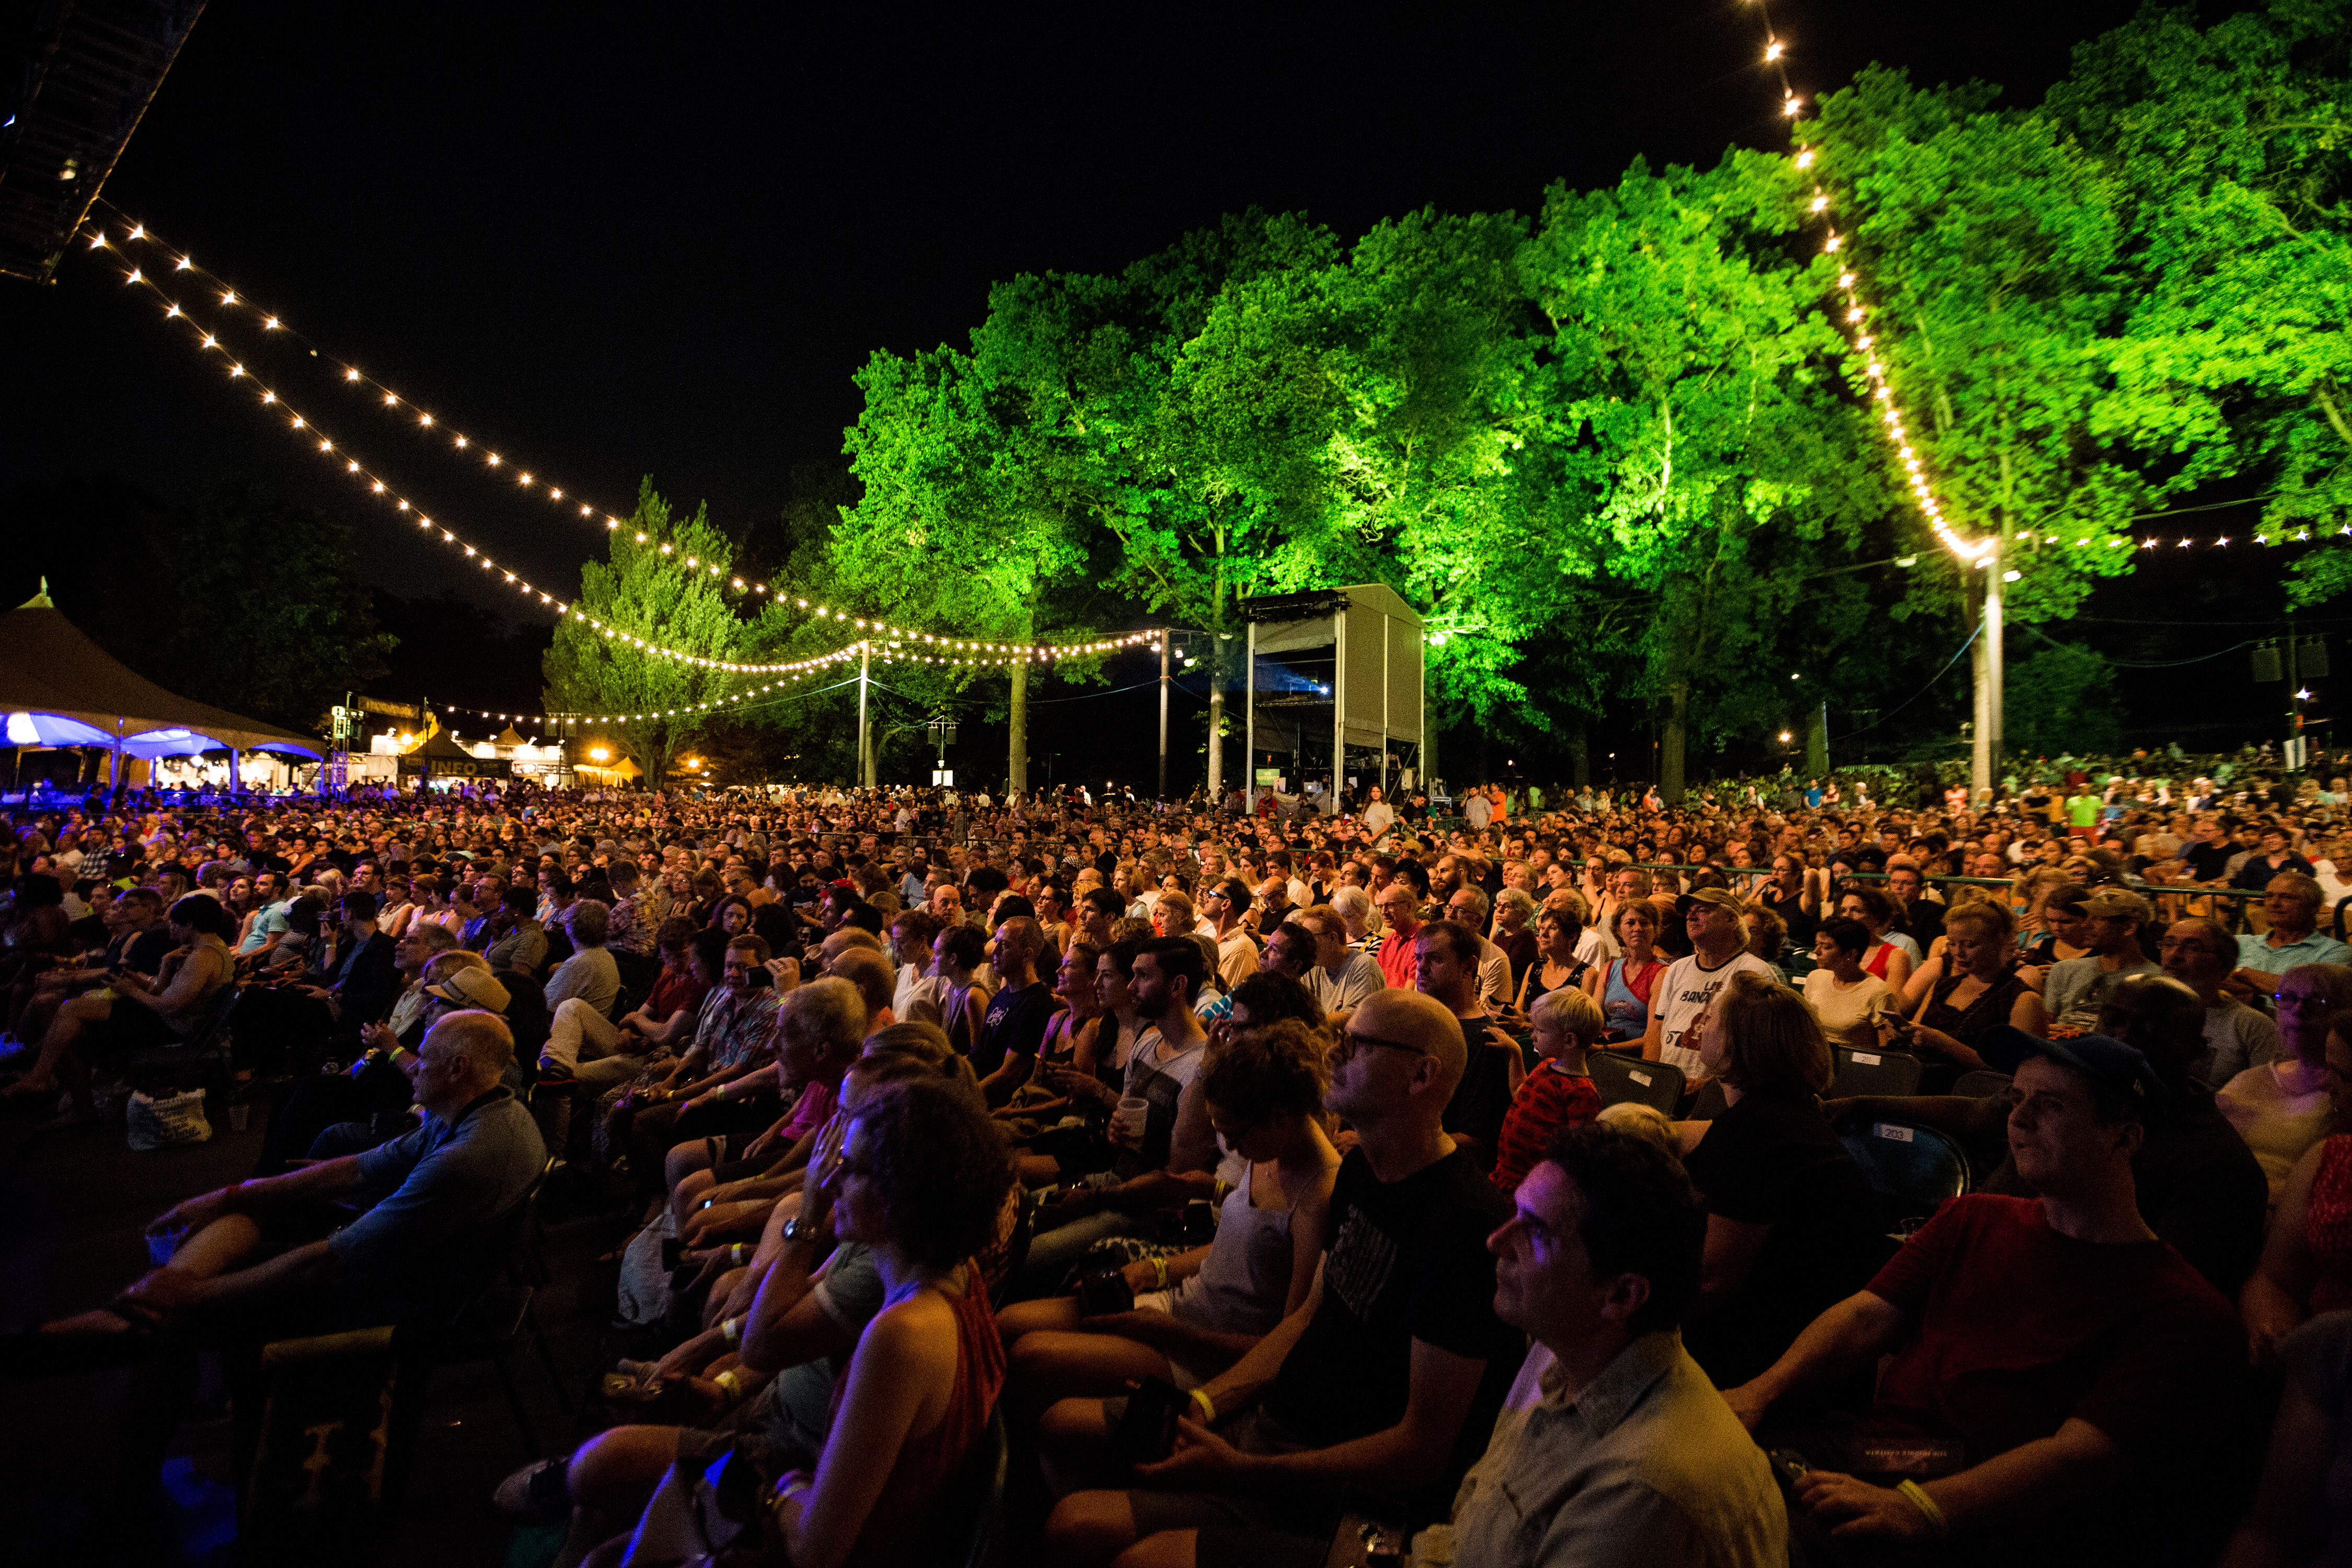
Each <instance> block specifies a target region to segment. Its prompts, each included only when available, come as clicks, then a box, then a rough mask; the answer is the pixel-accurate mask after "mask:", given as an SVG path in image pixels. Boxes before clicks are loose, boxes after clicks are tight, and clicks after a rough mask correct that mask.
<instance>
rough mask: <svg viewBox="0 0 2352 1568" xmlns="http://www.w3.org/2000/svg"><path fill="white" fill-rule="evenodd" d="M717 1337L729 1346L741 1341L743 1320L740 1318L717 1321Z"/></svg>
mask: <svg viewBox="0 0 2352 1568" xmlns="http://www.w3.org/2000/svg"><path fill="white" fill-rule="evenodd" d="M742 1337H743V1320H742V1319H740V1318H721V1319H719V1338H720V1339H722V1340H725V1341H726V1342H728V1343H729V1344H730V1345H731V1344H733V1343H734V1342H736V1341H737V1340H740V1339H741V1338H742Z"/></svg>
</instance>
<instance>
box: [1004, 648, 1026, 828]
mask: <svg viewBox="0 0 2352 1568" xmlns="http://www.w3.org/2000/svg"><path fill="white" fill-rule="evenodd" d="M1012 674H1013V707H1012V712H1011V716H1010V718H1009V720H1008V721H1007V723H1006V728H1008V729H1009V730H1010V731H1012V745H1011V748H1010V750H1011V754H1010V755H1009V756H1008V757H1007V758H1006V759H1005V763H1006V766H1005V771H1004V777H1005V785H1004V787H1005V790H1006V792H1007V793H1009V794H1012V795H1025V794H1027V793H1028V789H1029V666H1028V664H1027V663H1026V662H1025V661H1024V662H1020V663H1016V664H1014V665H1013V670H1012Z"/></svg>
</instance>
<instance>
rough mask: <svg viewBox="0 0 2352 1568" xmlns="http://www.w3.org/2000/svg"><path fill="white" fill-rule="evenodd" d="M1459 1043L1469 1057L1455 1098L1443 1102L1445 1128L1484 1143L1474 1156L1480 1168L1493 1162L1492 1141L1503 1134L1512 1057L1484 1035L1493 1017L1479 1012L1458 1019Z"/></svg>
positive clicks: (1508, 1098)
mask: <svg viewBox="0 0 2352 1568" xmlns="http://www.w3.org/2000/svg"><path fill="white" fill-rule="evenodd" d="M1455 1022H1457V1023H1459V1024H1460V1025H1461V1026H1462V1044H1463V1046H1464V1047H1465V1049H1466V1050H1467V1051H1468V1053H1469V1057H1468V1060H1467V1061H1466V1062H1465V1065H1464V1067H1463V1068H1462V1081H1461V1082H1460V1083H1457V1084H1455V1085H1454V1098H1453V1099H1452V1100H1447V1101H1446V1102H1445V1130H1446V1131H1448V1132H1459V1133H1461V1134H1462V1135H1463V1136H1464V1137H1465V1138H1475V1139H1477V1140H1478V1141H1479V1142H1481V1143H1482V1144H1484V1145H1485V1147H1484V1148H1483V1149H1481V1150H1480V1151H1479V1152H1478V1153H1477V1154H1476V1156H1475V1159H1476V1160H1477V1162H1478V1163H1479V1166H1480V1168H1481V1169H1486V1170H1491V1169H1493V1167H1494V1163H1495V1141H1496V1139H1498V1138H1500V1137H1501V1136H1502V1135H1503V1117H1504V1115H1505V1114H1506V1113H1507V1112H1508V1111H1509V1110H1510V1109H1511V1056H1510V1053H1509V1052H1508V1051H1506V1050H1504V1049H1503V1048H1502V1047H1499V1046H1497V1045H1496V1044H1495V1043H1494V1042H1493V1041H1491V1040H1489V1039H1488V1038H1486V1031H1487V1030H1488V1029H1491V1028H1493V1027H1494V1026H1495V1020H1494V1019H1492V1018H1490V1017H1488V1016H1486V1014H1484V1013H1481V1014H1479V1015H1478V1016H1476V1017H1475V1018H1460V1019H1456V1020H1455Z"/></svg>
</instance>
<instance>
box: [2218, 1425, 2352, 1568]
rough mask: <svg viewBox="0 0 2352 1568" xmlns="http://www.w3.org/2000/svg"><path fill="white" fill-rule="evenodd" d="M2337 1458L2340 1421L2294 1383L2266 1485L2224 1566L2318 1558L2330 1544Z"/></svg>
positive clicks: (2274, 1438) (2269, 1565)
mask: <svg viewBox="0 0 2352 1568" xmlns="http://www.w3.org/2000/svg"><path fill="white" fill-rule="evenodd" d="M2335 1458H2336V1420H2335V1417H2334V1416H2332V1415H2329V1414H2328V1413H2327V1412H2326V1411H2325V1410H2323V1409H2321V1408H2320V1406H2319V1404H2318V1402H2317V1401H2316V1400H2315V1399H2313V1398H2312V1397H2311V1395H2310V1394H2307V1393H2305V1391H2304V1388H2303V1386H2302V1385H2301V1384H2297V1383H2294V1382H2289V1383H2288V1384H2287V1385H2286V1398H2285V1400H2284V1402H2283V1403H2282V1404H2281V1405H2279V1413H2278V1422H2277V1424H2276V1425H2275V1426H2273V1427H2272V1428H2271V1447H2270V1458H2268V1459H2266V1460H2264V1461H2263V1480H2262V1486H2261V1488H2260V1489H2258V1490H2257V1491H2256V1492H2255V1493H2254V1506H2253V1508H2252V1510H2251V1511H2250V1512H2249V1513H2248V1514H2247V1515H2246V1521H2245V1522H2244V1523H2243V1524H2241V1525H2240V1526H2238V1531H2237V1533H2236V1534H2234V1535H2232V1536H2231V1538H2230V1544H2229V1547H2228V1548H2227V1549H2226V1550H2225V1551H2224V1552H2222V1553H2221V1568H2290V1565H2292V1568H2302V1565H2303V1564H2305V1563H2310V1562H2312V1561H2314V1560H2315V1558H2317V1557H2318V1555H2319V1552H2320V1550H2321V1549H2322V1548H2323V1547H2325V1546H2326V1544H2327V1508H2326V1498H2327V1473H2328V1470H2329V1468H2331V1467H2332V1465H2333V1464H2334V1462H2335Z"/></svg>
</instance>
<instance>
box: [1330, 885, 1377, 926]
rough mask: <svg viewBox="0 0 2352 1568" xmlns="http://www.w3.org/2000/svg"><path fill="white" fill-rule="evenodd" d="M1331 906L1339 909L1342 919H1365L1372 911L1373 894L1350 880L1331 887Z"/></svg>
mask: <svg viewBox="0 0 2352 1568" xmlns="http://www.w3.org/2000/svg"><path fill="white" fill-rule="evenodd" d="M1331 907H1332V908H1333V909H1335V910H1339V918H1340V919H1341V920H1349V921H1360V920H1364V919H1366V918H1368V917H1369V916H1370V914H1371V912H1372V896H1371V894H1370V893H1368V892H1366V891H1364V889H1361V888H1360V887H1357V886H1356V885H1355V884H1354V883H1353V882H1349V883H1347V884H1345V885H1344V886H1341V887H1337V888H1334V889H1331Z"/></svg>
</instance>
